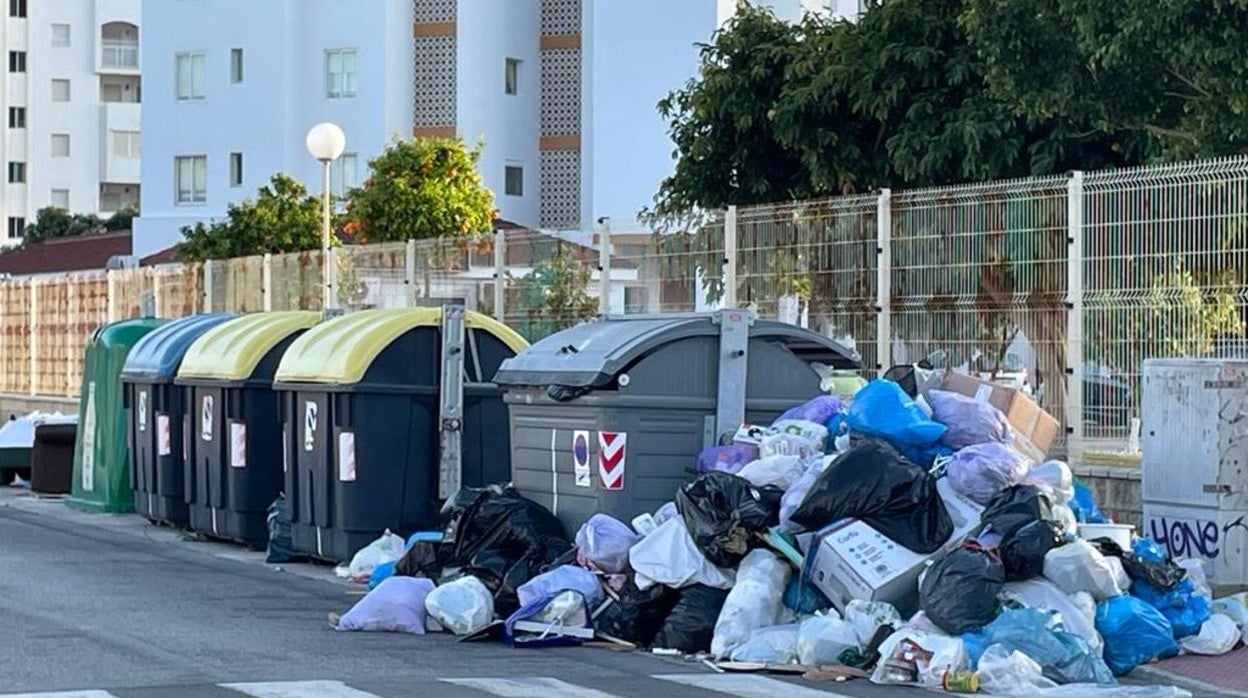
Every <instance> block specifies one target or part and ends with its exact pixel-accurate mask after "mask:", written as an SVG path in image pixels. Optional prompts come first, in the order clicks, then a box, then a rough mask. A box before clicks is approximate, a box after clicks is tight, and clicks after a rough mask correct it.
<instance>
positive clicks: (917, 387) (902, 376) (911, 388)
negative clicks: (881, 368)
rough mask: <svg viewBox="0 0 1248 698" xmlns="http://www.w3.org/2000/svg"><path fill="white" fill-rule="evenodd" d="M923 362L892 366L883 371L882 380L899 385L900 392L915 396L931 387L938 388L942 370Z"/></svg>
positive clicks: (942, 374)
mask: <svg viewBox="0 0 1248 698" xmlns="http://www.w3.org/2000/svg"><path fill="white" fill-rule="evenodd" d="M925 363H927V362H923V363H920V364H905V365H902V366H893V367H892V368H890V369H888V370H887V371H885V372H884V380H889V381H892V382H894V383H896V384H897V385H900V386H901V390H902V392H904V393H905V394H906V395H909V396H910V397H911V398H916V397H918V396H919V395H920V394H923V393H926V392H927V391H929V390H931V389H932V388H939V387H940V381H941V379H943V378H944V371H934V370H932V367H931V365H926V366H924V365H923V364H925Z"/></svg>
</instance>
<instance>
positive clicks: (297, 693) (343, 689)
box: [218, 681, 378, 698]
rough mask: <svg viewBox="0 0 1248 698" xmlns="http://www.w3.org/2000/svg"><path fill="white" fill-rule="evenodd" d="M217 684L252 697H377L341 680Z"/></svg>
mask: <svg viewBox="0 0 1248 698" xmlns="http://www.w3.org/2000/svg"><path fill="white" fill-rule="evenodd" d="M218 685H219V686H220V687H221V688H228V689H230V690H231V691H238V692H239V693H242V694H245V695H249V696H252V697H253V698H378V696H377V694H376V693H369V692H367V691H361V690H359V689H357V688H351V687H350V686H348V685H346V684H345V683H343V682H341V681H266V682H257V683H223V684H218Z"/></svg>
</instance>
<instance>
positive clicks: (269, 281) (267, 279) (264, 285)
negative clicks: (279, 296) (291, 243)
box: [260, 252, 273, 313]
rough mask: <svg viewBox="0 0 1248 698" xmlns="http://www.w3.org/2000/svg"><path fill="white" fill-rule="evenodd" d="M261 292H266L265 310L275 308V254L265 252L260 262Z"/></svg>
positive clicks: (269, 310)
mask: <svg viewBox="0 0 1248 698" xmlns="http://www.w3.org/2000/svg"><path fill="white" fill-rule="evenodd" d="M260 292H261V293H263V294H264V306H263V308H264V312H266V313H267V312H271V311H272V310H273V255H272V254H269V253H268V252H265V253H264V259H263V261H261V262H260Z"/></svg>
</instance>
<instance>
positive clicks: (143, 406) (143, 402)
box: [139, 390, 147, 431]
mask: <svg viewBox="0 0 1248 698" xmlns="http://www.w3.org/2000/svg"><path fill="white" fill-rule="evenodd" d="M139 431H147V391H146V390H140V391H139Z"/></svg>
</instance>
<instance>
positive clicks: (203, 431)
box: [199, 395, 213, 442]
mask: <svg viewBox="0 0 1248 698" xmlns="http://www.w3.org/2000/svg"><path fill="white" fill-rule="evenodd" d="M212 426H213V425H212V396H211V395H205V396H204V404H203V409H202V410H201V411H200V416H199V438H201V439H203V440H204V441H209V442H211V441H212Z"/></svg>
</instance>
